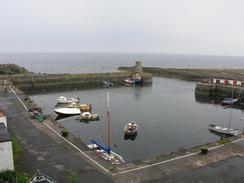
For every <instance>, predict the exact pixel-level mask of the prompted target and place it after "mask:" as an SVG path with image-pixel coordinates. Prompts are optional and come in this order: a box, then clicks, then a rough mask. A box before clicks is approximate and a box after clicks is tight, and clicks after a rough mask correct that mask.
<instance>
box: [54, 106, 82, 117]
mask: <svg viewBox="0 0 244 183" xmlns="http://www.w3.org/2000/svg"><path fill="white" fill-rule="evenodd" d="M54 112H55V113H56V114H58V115H79V114H80V113H81V112H80V109H79V108H68V107H64V108H57V109H55V110H54Z"/></svg>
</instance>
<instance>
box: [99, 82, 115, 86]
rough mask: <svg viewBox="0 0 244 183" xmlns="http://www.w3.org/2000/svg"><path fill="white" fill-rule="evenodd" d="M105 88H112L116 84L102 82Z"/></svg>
mask: <svg viewBox="0 0 244 183" xmlns="http://www.w3.org/2000/svg"><path fill="white" fill-rule="evenodd" d="M102 84H103V86H104V87H112V86H114V84H113V83H112V82H111V81H103V82H102Z"/></svg>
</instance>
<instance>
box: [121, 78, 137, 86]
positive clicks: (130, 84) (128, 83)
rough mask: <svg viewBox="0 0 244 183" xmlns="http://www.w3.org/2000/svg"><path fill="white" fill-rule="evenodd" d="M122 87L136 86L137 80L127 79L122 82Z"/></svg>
mask: <svg viewBox="0 0 244 183" xmlns="http://www.w3.org/2000/svg"><path fill="white" fill-rule="evenodd" d="M122 85H124V86H134V85H135V80H134V79H132V78H125V79H124V80H123V81H122Z"/></svg>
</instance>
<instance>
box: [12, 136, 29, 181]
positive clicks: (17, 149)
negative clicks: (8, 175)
mask: <svg viewBox="0 0 244 183" xmlns="http://www.w3.org/2000/svg"><path fill="white" fill-rule="evenodd" d="M12 146H13V157H14V166H15V178H16V182H17V183H26V182H28V180H29V177H28V175H27V174H26V173H25V172H24V171H23V170H22V168H21V167H20V165H19V161H18V159H19V156H20V155H21V153H22V149H21V146H20V145H19V144H18V143H17V140H16V138H13V140H12Z"/></svg>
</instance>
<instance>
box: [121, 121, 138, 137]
mask: <svg viewBox="0 0 244 183" xmlns="http://www.w3.org/2000/svg"><path fill="white" fill-rule="evenodd" d="M137 129H138V124H136V123H135V122H134V121H132V122H130V123H128V124H126V125H125V127H124V133H125V135H128V136H132V135H135V134H136V133H137Z"/></svg>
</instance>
